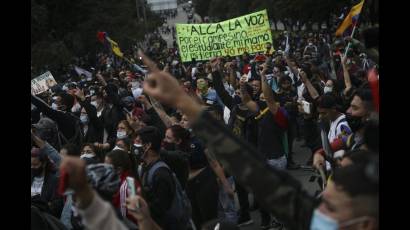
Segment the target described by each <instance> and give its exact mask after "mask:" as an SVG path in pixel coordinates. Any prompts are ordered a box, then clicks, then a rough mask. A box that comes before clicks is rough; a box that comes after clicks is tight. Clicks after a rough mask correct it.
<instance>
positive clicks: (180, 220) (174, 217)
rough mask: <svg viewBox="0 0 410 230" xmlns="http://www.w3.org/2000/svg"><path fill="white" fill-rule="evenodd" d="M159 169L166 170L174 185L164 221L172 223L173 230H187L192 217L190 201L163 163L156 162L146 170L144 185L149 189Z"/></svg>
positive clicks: (173, 174)
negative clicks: (173, 193) (173, 192)
mask: <svg viewBox="0 0 410 230" xmlns="http://www.w3.org/2000/svg"><path fill="white" fill-rule="evenodd" d="M159 168H167V169H168V170H169V172H170V173H171V174H172V178H173V181H174V184H175V195H174V198H173V200H172V204H171V207H170V208H169V209H168V211H167V212H166V214H165V215H166V219H167V220H168V221H170V222H172V227H173V228H175V229H181V230H184V229H188V228H189V226H190V225H191V216H192V207H191V201H190V200H189V199H188V196H187V195H186V193H185V191H184V190H183V189H182V187H181V185H180V183H179V181H178V179H177V178H176V176H175V173H173V172H172V170H171V169H170V168H169V167H168V165H167V164H166V163H165V162H163V161H158V162H157V163H155V164H154V165H153V166H152V167H151V168H150V169H149V170H148V172H147V173H148V174H147V176H146V177H145V181H146V182H147V183H145V185H147V186H148V188H151V186H152V180H153V177H154V174H155V172H156V171H157V170H158V169H159Z"/></svg>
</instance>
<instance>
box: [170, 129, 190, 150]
mask: <svg viewBox="0 0 410 230" xmlns="http://www.w3.org/2000/svg"><path fill="white" fill-rule="evenodd" d="M169 129H170V130H171V131H172V134H173V135H174V138H175V139H177V140H178V139H179V140H181V143H179V144H177V148H178V149H179V150H181V151H183V152H188V150H189V148H190V143H191V142H190V139H191V133H190V132H189V131H188V130H187V129H185V128H183V127H182V126H180V125H173V126H171V127H169Z"/></svg>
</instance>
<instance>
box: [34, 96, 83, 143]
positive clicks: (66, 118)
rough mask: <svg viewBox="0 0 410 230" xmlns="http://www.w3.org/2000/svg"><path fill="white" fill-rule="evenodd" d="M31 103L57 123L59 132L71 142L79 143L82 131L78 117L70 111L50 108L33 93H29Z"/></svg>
mask: <svg viewBox="0 0 410 230" xmlns="http://www.w3.org/2000/svg"><path fill="white" fill-rule="evenodd" d="M31 103H32V104H33V105H35V106H36V107H37V108H38V110H39V111H41V112H42V113H43V114H44V115H46V116H47V117H49V118H50V119H52V120H54V121H55V122H56V123H57V126H58V130H59V132H61V134H63V135H64V137H65V138H67V140H69V141H70V142H71V143H75V144H78V145H81V143H82V133H81V131H80V127H79V125H80V121H79V120H80V119H79V118H77V117H75V116H74V115H73V114H71V113H70V112H63V111H58V110H54V109H52V108H50V107H49V106H48V105H47V104H46V103H45V102H44V101H42V100H41V99H40V98H38V97H37V96H34V95H31ZM62 144H65V143H62Z"/></svg>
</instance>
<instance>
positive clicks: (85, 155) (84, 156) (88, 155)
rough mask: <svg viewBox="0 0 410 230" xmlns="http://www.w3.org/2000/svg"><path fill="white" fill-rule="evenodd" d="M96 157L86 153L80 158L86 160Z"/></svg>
mask: <svg viewBox="0 0 410 230" xmlns="http://www.w3.org/2000/svg"><path fill="white" fill-rule="evenodd" d="M94 156H95V155H94V154H92V153H86V154H83V155H81V156H80V159H84V158H93V157H94Z"/></svg>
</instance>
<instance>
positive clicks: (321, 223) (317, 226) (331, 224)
mask: <svg viewBox="0 0 410 230" xmlns="http://www.w3.org/2000/svg"><path fill="white" fill-rule="evenodd" d="M338 229H339V224H338V223H337V220H335V219H333V218H331V217H329V216H326V215H325V214H323V213H322V212H320V211H319V209H315V211H314V213H313V216H312V221H311V223H310V230H338Z"/></svg>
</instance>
